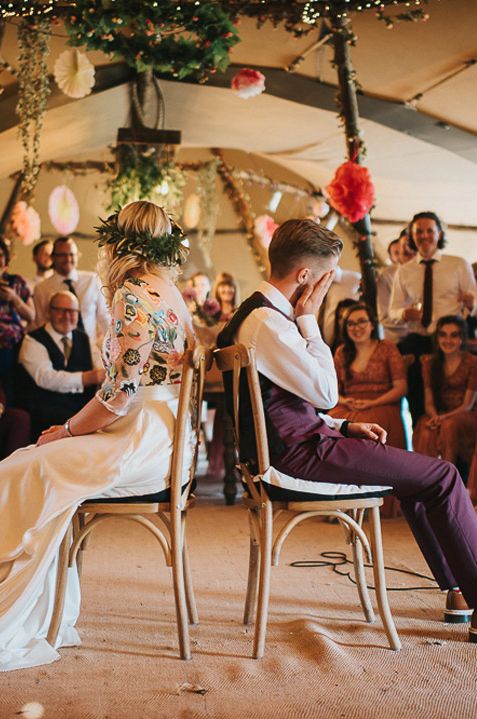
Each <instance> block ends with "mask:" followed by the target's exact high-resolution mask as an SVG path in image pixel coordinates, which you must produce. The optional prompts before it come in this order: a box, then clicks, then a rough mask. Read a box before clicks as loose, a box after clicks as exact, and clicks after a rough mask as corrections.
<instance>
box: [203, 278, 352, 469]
mask: <svg viewBox="0 0 477 719" xmlns="http://www.w3.org/2000/svg"><path fill="white" fill-rule="evenodd" d="M259 307H269V308H270V309H273V310H275V311H276V312H280V314H282V315H283V316H284V317H287V316H286V315H285V314H284V313H283V312H281V310H279V309H278V308H277V307H275V306H274V305H273V304H272V303H271V302H270V300H268V299H267V297H265V295H262V293H261V292H254V294H253V295H251V296H250V297H248V298H247V299H246V300H245V301H244V302H242V304H241V305H240V307H239V309H238V310H237V312H236V313H235V314H234V316H233V317H232V318H231V320H230V321H229V322H228V323H227V325H226V326H225V327H224V329H223V330H222V332H221V333H220V334H219V336H218V338H217V345H218V347H229V346H230V345H232V344H234V342H235V337H236V335H237V333H238V330H239V327H240V325H241V324H242V322H244V320H245V319H246V318H247V317H248V315H249V314H251V313H252V312H253V311H254V310H255V309H257V308H259ZM287 319H288V320H290V318H289V317H287ZM292 321H293V320H290V322H292ZM290 372H293V368H292V367H290ZM230 374H231V373H225V375H224V386H225V394H226V401H227V407H228V410H229V412H230V413H231V415H232V416H233V409H232V408H233V404H232V377H231V376H228V377H227V375H230ZM259 379H260V388H261V391H262V399H263V404H264V408H265V418H266V424H267V433H268V440H269V445H270V455H271V459H272V460H273V457H277V456H280V455H281V454H282V453H283V452H284V451H285V450H287V449H290V447H291V446H293V445H296V444H300V443H302V442H306V441H308V440H311V439H313V438H315V439H316V440H319V435H326V436H327V437H341V438H342V437H343V435H342V434H341V433H340V432H338V431H336V430H334V429H331V427H328V425H327V424H326V422H324V420H323V419H322V418H321V417H319V416H318V415H317V413H316V409H315V408H314V407H313V406H312V405H311V404H310V402H307V401H306V400H304V399H302V398H301V397H298V396H297V395H294V394H292V393H291V392H288V391H287V390H285V389H283V388H282V387H279V386H278V385H277V384H275V383H274V382H272V381H271V380H270V379H268V377H264V375H262V374H261V373H260V372H259ZM240 382H241V385H240V392H241V401H240V411H239V415H240V416H239V422H240V438H241V440H240V444H241V447H240V455H241V457H240V458H241V460H242V461H246V460H250V459H256V449H255V434H254V430H253V425H252V422H251V417H252V410H251V404H250V397H249V394H248V386H247V382H246V378H245V376H244V373H243V376H242V377H241V378H240Z"/></svg>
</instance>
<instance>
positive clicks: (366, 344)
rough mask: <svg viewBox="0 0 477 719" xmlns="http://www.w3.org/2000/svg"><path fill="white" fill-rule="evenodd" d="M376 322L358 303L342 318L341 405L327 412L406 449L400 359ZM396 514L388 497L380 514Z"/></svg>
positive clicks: (403, 379)
mask: <svg viewBox="0 0 477 719" xmlns="http://www.w3.org/2000/svg"><path fill="white" fill-rule="evenodd" d="M377 329H378V328H377V320H376V318H375V317H374V315H373V313H372V312H371V310H370V308H369V307H368V306H367V305H366V304H364V303H362V302H358V303H356V304H354V305H352V306H351V307H349V308H348V309H347V310H346V311H345V314H344V318H343V340H344V342H343V344H342V345H341V346H340V347H338V349H337V350H336V353H335V367H336V374H337V376H338V386H339V403H338V404H337V406H336V407H335V408H334V409H333V410H331V411H330V412H329V414H330V415H331V416H332V417H341V418H344V419H347V420H349V421H350V422H377V424H379V425H381V427H383V428H384V429H385V430H386V431H387V433H388V437H387V444H389V445H391V446H392V447H399V448H401V449H405V448H406V437H405V433H404V424H403V421H402V416H401V399H402V398H403V397H404V395H405V394H406V389H407V384H406V367H405V364H404V359H403V357H402V355H401V354H400V353H399V350H398V349H397V348H396V346H395V345H394V343H393V342H390V341H389V340H379V339H378V332H377ZM398 513H399V502H398V500H396V499H395V498H394V497H387V498H386V500H385V504H384V507H383V516H385V517H394V516H397V514H398Z"/></svg>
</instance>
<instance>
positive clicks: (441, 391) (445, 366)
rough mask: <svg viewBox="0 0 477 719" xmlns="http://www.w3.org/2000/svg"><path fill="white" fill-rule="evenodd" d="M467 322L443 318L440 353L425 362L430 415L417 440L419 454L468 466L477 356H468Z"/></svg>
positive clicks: (476, 417) (475, 417)
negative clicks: (466, 343) (466, 344)
mask: <svg viewBox="0 0 477 719" xmlns="http://www.w3.org/2000/svg"><path fill="white" fill-rule="evenodd" d="M466 339H467V327H466V322H465V320H464V319H462V317H459V316H457V315H446V316H445V317H441V318H440V319H439V320H438V322H437V326H436V333H435V344H436V350H435V352H434V353H433V354H431V355H424V356H423V357H422V358H421V363H422V377H423V381H424V404H425V410H426V414H425V415H423V416H422V417H421V419H420V420H419V422H418V423H417V426H416V429H415V430H414V435H413V441H412V443H413V447H414V450H415V451H416V452H420V453H421V454H427V455H428V456H429V457H441V458H442V459H446V460H448V461H449V462H453V463H454V464H456V463H458V464H459V465H460V464H462V463H463V464H464V465H466V468H468V467H469V464H470V460H471V458H472V452H473V449H474V445H475V436H476V433H477V411H476V408H475V400H476V398H477V357H474V356H473V355H471V354H470V352H466V349H465V342H466Z"/></svg>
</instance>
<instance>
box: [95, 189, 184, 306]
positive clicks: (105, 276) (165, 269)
mask: <svg viewBox="0 0 477 719" xmlns="http://www.w3.org/2000/svg"><path fill="white" fill-rule="evenodd" d="M118 227H119V228H120V229H121V230H124V232H125V233H126V232H128V233H134V232H142V233H144V232H148V233H150V234H151V235H152V237H158V236H160V235H163V234H168V233H170V232H171V230H172V225H171V221H170V219H169V217H168V215H167V214H166V213H165V212H164V210H163V209H162V207H159V205H155V204H154V203H153V202H147V201H146V200H139V201H137V202H131V203H130V204H129V205H126V206H125V207H123V208H122V210H120V212H119V214H118ZM97 271H98V275H99V277H100V280H101V284H102V286H103V293H104V295H105V297H106V301H107V303H108V305H109V306H111V304H112V301H113V297H114V294H115V292H116V290H117V289H118V288H119V287H121V286H122V285H123V283H124V281H125V280H126V279H127V278H128V277H130V276H131V275H132V274H133V273H139V274H153V275H157V276H158V277H161V278H163V279H166V280H170V281H172V282H175V281H176V280H177V277H178V275H179V269H178V267H177V266H172V267H170V266H166V265H161V264H156V263H154V262H151V261H150V260H147V259H145V258H144V257H142V256H141V255H140V254H136V253H133V252H131V253H129V254H126V255H118V254H117V253H116V248H115V245H114V244H106V245H104V246H103V247H100V249H99V254H98V266H97Z"/></svg>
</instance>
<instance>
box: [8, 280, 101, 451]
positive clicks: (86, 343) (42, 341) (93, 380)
mask: <svg viewBox="0 0 477 719" xmlns="http://www.w3.org/2000/svg"><path fill="white" fill-rule="evenodd" d="M48 316H49V321H48V322H47V323H46V325H44V326H43V327H39V328H38V329H37V330H33V332H30V333H29V334H27V335H26V337H25V339H24V340H23V343H22V346H21V348H20V353H19V356H18V361H19V363H20V365H21V366H22V368H23V370H24V371H23V377H22V380H23V381H22V382H20V383H19V384H20V385H21V386H22V398H23V400H22V403H23V406H24V407H25V409H26V410H28V412H29V414H30V417H31V420H32V430H33V438H34V440H35V441H36V440H37V439H38V436H39V435H40V434H41V432H43V430H45V429H47V428H48V427H51V425H53V424H64V423H65V422H66V420H67V419H68V417H71V415H73V414H75V412H78V411H79V410H80V409H81V408H82V407H83V406H84V405H85V404H86V403H87V402H88V401H89V400H90V399H91V398H92V397H93V395H94V393H95V391H96V389H97V385H99V384H101V382H102V381H103V379H104V370H103V365H102V361H101V357H100V354H99V351H98V349H97V347H96V345H95V343H94V342H92V340H91V339H90V338H89V337H88V335H87V334H86V333H85V332H82V331H81V330H79V329H78V317H79V303H78V298H77V297H76V296H75V295H73V294H72V293H71V292H68V291H64V292H55V294H54V295H52V296H51V298H50V304H49V308H48Z"/></svg>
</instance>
